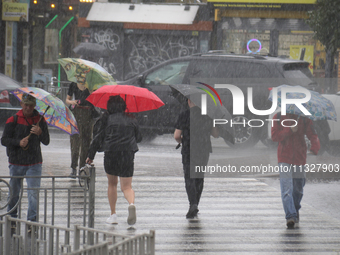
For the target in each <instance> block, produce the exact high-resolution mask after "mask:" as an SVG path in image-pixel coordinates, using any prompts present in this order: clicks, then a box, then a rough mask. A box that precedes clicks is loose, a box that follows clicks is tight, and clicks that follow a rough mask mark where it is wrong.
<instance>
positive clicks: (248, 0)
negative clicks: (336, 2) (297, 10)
mask: <svg viewBox="0 0 340 255" xmlns="http://www.w3.org/2000/svg"><path fill="white" fill-rule="evenodd" d="M208 2H223V3H235V4H236V3H237V4H239V3H244V4H315V3H316V0H276V1H274V0H208Z"/></svg>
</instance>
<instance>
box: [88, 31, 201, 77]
mask: <svg viewBox="0 0 340 255" xmlns="http://www.w3.org/2000/svg"><path fill="white" fill-rule="evenodd" d="M92 36H93V38H94V41H95V42H96V43H99V44H101V45H104V46H105V47H106V48H107V49H109V50H110V52H111V54H109V56H108V57H105V58H100V59H99V60H98V64H99V65H101V66H102V67H103V68H105V69H106V70H107V71H108V72H109V73H110V74H111V75H112V76H113V77H114V78H115V79H116V80H126V79H129V78H131V77H132V76H135V75H137V74H140V73H142V72H143V71H145V70H147V69H149V68H152V67H154V66H155V65H158V64H160V63H162V62H164V61H166V60H169V59H173V58H177V57H183V56H188V55H192V54H194V53H197V52H199V45H198V44H199V43H198V37H197V36H191V35H171V34H168V35H153V34H124V31H123V30H120V29H119V28H118V29H117V28H105V29H98V30H96V31H94V32H93V34H92Z"/></svg>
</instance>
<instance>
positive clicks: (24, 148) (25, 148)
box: [22, 106, 50, 151]
mask: <svg viewBox="0 0 340 255" xmlns="http://www.w3.org/2000/svg"><path fill="white" fill-rule="evenodd" d="M49 108H50V106H48V107H47V108H46V110H45V112H44V114H43V115H41V116H40V118H39V120H38V122H37V124H35V125H39V122H40V121H41V120H42V118H43V117H44V115H45V113H46V112H47V110H48V109H49ZM31 134H32V133H30V134H29V135H28V136H27V138H28V139H29V138H30V136H31ZM28 147H29V145H28V144H27V145H26V147H23V148H22V149H23V150H25V151H26V150H27V149H28Z"/></svg>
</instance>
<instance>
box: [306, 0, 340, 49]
mask: <svg viewBox="0 0 340 255" xmlns="http://www.w3.org/2000/svg"><path fill="white" fill-rule="evenodd" d="M306 22H307V24H308V25H309V26H310V27H311V28H312V29H313V30H314V32H315V38H316V39H317V40H319V41H320V42H321V43H322V44H323V45H324V46H325V47H326V49H327V50H331V52H332V53H335V51H336V49H337V48H339V47H340V1H339V0H317V1H316V5H315V10H313V11H312V12H310V13H309V19H308V20H306Z"/></svg>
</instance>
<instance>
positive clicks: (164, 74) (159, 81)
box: [145, 61, 189, 85]
mask: <svg viewBox="0 0 340 255" xmlns="http://www.w3.org/2000/svg"><path fill="white" fill-rule="evenodd" d="M188 65H189V61H185V62H176V63H171V64H169V65H166V66H162V67H161V68H159V69H157V70H155V71H153V72H151V73H149V74H148V75H147V76H146V77H145V84H146V85H173V84H182V82H183V78H184V76H185V73H186V70H187V68H188Z"/></svg>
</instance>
